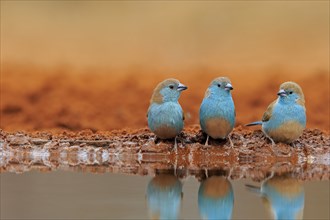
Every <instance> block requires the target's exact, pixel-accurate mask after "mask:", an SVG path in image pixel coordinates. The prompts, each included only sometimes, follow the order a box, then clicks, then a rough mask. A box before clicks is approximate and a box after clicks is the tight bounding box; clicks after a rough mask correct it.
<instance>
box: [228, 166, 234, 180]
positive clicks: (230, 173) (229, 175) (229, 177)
mask: <svg viewBox="0 0 330 220" xmlns="http://www.w3.org/2000/svg"><path fill="white" fill-rule="evenodd" d="M233 169H234V168H233V167H232V168H230V170H229V172H228V177H227V179H228V180H231V175H232V173H233Z"/></svg>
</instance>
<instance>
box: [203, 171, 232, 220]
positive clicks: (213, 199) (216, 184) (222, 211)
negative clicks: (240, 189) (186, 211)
mask: <svg viewBox="0 0 330 220" xmlns="http://www.w3.org/2000/svg"><path fill="white" fill-rule="evenodd" d="M233 207H234V192H233V188H232V185H231V183H230V181H229V180H228V179H227V178H226V177H225V176H218V175H214V176H211V177H208V178H206V179H202V181H201V184H200V187H199V190H198V208H199V212H200V215H201V218H202V219H231V216H232V212H233Z"/></svg>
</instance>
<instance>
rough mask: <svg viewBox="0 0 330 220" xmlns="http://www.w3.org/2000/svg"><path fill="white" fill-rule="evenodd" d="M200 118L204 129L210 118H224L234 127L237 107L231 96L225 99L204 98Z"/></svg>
mask: <svg viewBox="0 0 330 220" xmlns="http://www.w3.org/2000/svg"><path fill="white" fill-rule="evenodd" d="M199 118H200V122H201V125H202V127H203V126H205V124H204V123H205V121H206V120H207V119H209V118H223V119H226V120H228V122H229V123H230V125H231V126H232V127H233V126H234V124H235V106H234V102H233V99H232V97H231V96H228V97H225V98H223V99H220V100H219V99H214V98H212V97H206V98H204V100H203V102H202V105H201V107H200V112H199Z"/></svg>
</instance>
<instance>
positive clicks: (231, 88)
mask: <svg viewBox="0 0 330 220" xmlns="http://www.w3.org/2000/svg"><path fill="white" fill-rule="evenodd" d="M233 89H234V88H233V86H232V85H231V84H230V83H227V85H226V86H225V90H227V91H229V90H233Z"/></svg>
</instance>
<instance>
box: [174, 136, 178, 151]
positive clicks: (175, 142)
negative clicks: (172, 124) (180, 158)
mask: <svg viewBox="0 0 330 220" xmlns="http://www.w3.org/2000/svg"><path fill="white" fill-rule="evenodd" d="M176 138H177V136H175V138H174V152H175V154H178V143H177V141H176Z"/></svg>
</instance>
